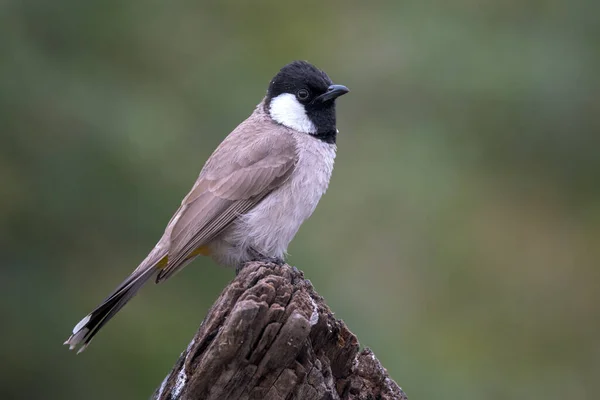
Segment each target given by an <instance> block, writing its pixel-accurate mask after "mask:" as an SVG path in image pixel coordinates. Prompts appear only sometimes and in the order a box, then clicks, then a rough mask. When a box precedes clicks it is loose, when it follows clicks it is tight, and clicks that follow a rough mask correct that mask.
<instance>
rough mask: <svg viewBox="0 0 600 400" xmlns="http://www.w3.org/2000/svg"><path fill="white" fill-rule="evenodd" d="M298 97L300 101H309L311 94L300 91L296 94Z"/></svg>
mask: <svg viewBox="0 0 600 400" xmlns="http://www.w3.org/2000/svg"><path fill="white" fill-rule="evenodd" d="M296 96H297V97H298V99H299V100H306V99H308V96H310V93H309V92H308V90H306V89H300V90H298V93H296Z"/></svg>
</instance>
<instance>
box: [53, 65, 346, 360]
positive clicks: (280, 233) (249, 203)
mask: <svg viewBox="0 0 600 400" xmlns="http://www.w3.org/2000/svg"><path fill="white" fill-rule="evenodd" d="M286 68H288V70H286ZM290 71H291V72H290ZM282 72H286V74H287V75H286V74H283V75H282V76H283V78H285V79H288V80H289V79H295V81H294V83H297V82H300V83H297V84H298V85H300V86H301V87H303V88H304V87H307V88H310V90H312V91H314V92H315V93H314V96H313V99H314V100H312V101H313V103H311V104H312V107H315V108H316V110H317V111H315V113H316V114H315V115H317V116H318V119H316V121H317V124H316V125H315V123H314V122H313V121H312V120H311V119H310V117H311V115H307V114H306V109H305V107H304V106H303V105H302V103H301V102H299V101H298V100H296V99H295V98H294V97H293V96H292V97H290V96H289V93H283V95H281V96H280V97H277V101H276V102H275V101H273V102H272V101H271V100H273V99H272V98H271V95H272V93H271V92H273V91H274V90H272V89H270V92H269V94H268V95H267V97H266V98H265V99H264V100H263V101H262V102H261V103H260V104H259V105H258V106H257V108H256V109H255V111H254V112H253V113H252V115H251V116H250V117H249V118H248V119H246V120H245V121H244V122H243V123H242V124H240V125H239V126H238V127H237V128H236V129H235V130H234V131H233V132H231V133H230V134H229V135H228V136H227V137H226V138H225V140H223V142H222V143H221V144H220V145H219V146H218V147H217V149H216V150H215V151H214V152H213V154H212V155H211V156H210V158H209V159H208V160H207V162H206V164H205V165H204V168H203V169H202V171H201V172H200V176H199V177H198V179H197V181H196V183H195V184H194V186H193V187H192V189H191V191H190V192H189V194H188V195H187V196H186V197H185V198H184V199H183V201H182V203H181V206H180V207H179V208H178V209H177V211H176V212H175V214H174V215H173V217H172V218H171V220H170V221H169V223H168V224H167V227H166V229H165V232H164V234H163V236H162V237H161V239H160V240H159V241H158V243H157V244H156V246H155V247H154V249H153V250H152V251H151V252H150V253H149V254H148V256H147V257H146V259H144V261H142V263H141V264H140V265H139V266H138V267H137V268H136V269H135V270H134V271H133V273H132V274H131V275H130V276H129V277H128V278H127V279H126V280H125V281H124V282H123V283H122V284H121V285H120V286H119V287H118V288H117V289H116V290H115V291H114V292H113V293H112V294H111V295H109V296H108V297H107V298H106V299H105V300H104V301H103V302H102V303H101V304H100V305H99V306H98V307H97V308H96V309H94V311H92V312H91V313H90V314H88V315H87V316H86V317H85V318H84V319H83V320H81V321H80V322H79V323H78V324H77V325H76V326H75V329H73V334H72V335H71V336H70V337H69V339H67V341H66V342H65V344H68V345H69V346H70V348H71V349H73V348H74V347H76V346H78V345H81V348H80V350H79V351H83V350H84V349H85V348H86V346H87V345H88V344H89V343H90V341H91V340H92V338H93V337H94V335H95V334H96V333H97V332H98V331H99V329H100V328H101V327H102V326H103V325H104V324H105V323H106V322H108V320H109V319H110V318H112V317H113V316H114V315H115V314H116V312H118V311H119V310H120V309H121V308H122V307H123V306H124V305H125V303H127V301H129V300H130V299H131V298H132V297H133V296H134V295H135V294H136V293H137V291H138V290H139V289H140V288H141V287H142V286H143V285H144V284H145V283H146V282H147V281H148V280H149V279H150V278H152V277H153V276H155V275H157V277H156V281H157V282H161V281H164V280H165V279H168V278H169V277H171V276H173V274H175V273H176V272H177V271H179V270H180V269H182V268H183V267H184V266H186V265H187V264H188V263H190V262H191V261H192V260H193V259H194V258H195V257H197V256H198V255H199V254H200V253H199V249H200V250H202V252H204V253H210V256H211V257H212V258H213V259H214V260H215V261H216V262H217V263H219V264H222V265H228V266H236V267H237V266H239V265H240V264H242V263H244V262H246V261H250V260H252V259H254V258H256V257H257V256H262V257H265V258H277V259H282V258H283V257H284V256H285V253H286V250H287V247H288V245H289V243H290V241H291V240H292V239H293V237H294V235H295V234H296V232H297V231H298V229H299V227H300V225H301V224H302V222H303V221H304V220H306V218H308V217H309V216H310V215H311V214H312V212H313V211H314V209H315V207H316V205H317V203H318V201H319V199H320V198H321V196H322V195H323V193H325V190H326V189H327V186H328V184H329V179H330V177H331V173H332V170H333V161H334V158H335V152H336V145H335V134H336V132H337V130H336V131H335V132H332V131H331V121H333V122H334V123H335V109H334V108H333V101H332V100H330V97H333V96H331V88H332V86H330V85H331V81H330V80H329V78H328V77H327V76H326V75H325V74H324V73H323V72H321V71H319V70H317V69H316V68H315V67H313V66H311V65H310V64H308V63H304V64H303V63H301V62H300V63H297V64H295V63H292V64H289V65H288V66H286V67H284V68H283V69H282ZM282 72H280V74H278V75H277V76H276V77H275V78H274V80H273V81H272V82H271V88H272V87H276V83H277V79H278V77H280V75H281V74H282ZM294 74H296V75H299V77H298V78H297V79H296V78H293V77H294ZM302 74H306V76H307V77H308V78H310V79H313V78H314V79H313V80H314V82H312V83H311V82H310V79H307V77H306V76H302ZM290 76H292V78H290ZM283 78H280V79H283ZM307 81H308V83H306V82H307ZM317 86H318V87H317ZM340 87H341V88H343V89H345V91H343V90H342V91H341V92H340V93H339V94H337V95H336V96H335V97H337V96H339V95H341V94H343V93H346V92H347V89H346V88H345V87H343V86H336V90H340V89H339V88H340ZM321 93H327V99H326V100H322V106H320V104H321V103H318V101H320V100H319V97H317V96H319V95H321ZM275 94H277V93H275ZM321 97H323V96H321ZM335 97H333V99H335ZM275 108H276V109H275ZM329 114H331V115H332V116H329ZM321 120H322V121H324V122H323V123H321V124H319V123H318V121H321ZM304 127H306V129H305V128H304ZM319 129H320V130H319ZM333 129H335V127H334V128H333ZM319 135H320V136H319ZM323 138H325V139H323ZM331 138H333V139H334V140H333V142H332V140H331Z"/></svg>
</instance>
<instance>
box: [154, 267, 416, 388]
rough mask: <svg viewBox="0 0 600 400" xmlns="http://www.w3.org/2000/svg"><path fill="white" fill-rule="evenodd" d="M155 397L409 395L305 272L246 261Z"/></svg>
mask: <svg viewBox="0 0 600 400" xmlns="http://www.w3.org/2000/svg"><path fill="white" fill-rule="evenodd" d="M152 399H156V400H174V399H182V400H199V399H203V400H204V399H207V400H210V399H215V400H217V399H218V400H226V399H266V400H289V399H304V400H313V399H314V400H321V399H332V400H333V399H349V400H350V399H352V400H358V399H364V400H367V399H372V400H375V399H381V400H388V399H389V400H391V399H406V395H405V394H404V392H402V390H401V389H400V387H398V385H397V384H396V383H395V382H394V381H393V380H392V379H391V378H390V377H389V376H388V374H387V371H386V370H385V368H383V367H382V366H381V364H380V363H379V360H377V358H376V357H375V355H374V354H373V353H372V352H371V350H369V349H364V350H362V351H360V349H359V344H358V340H357V338H356V336H354V334H352V332H350V331H349V330H348V328H347V327H346V325H345V324H344V323H343V322H342V321H340V320H337V319H335V317H334V316H333V313H332V312H331V311H330V310H329V307H328V306H327V305H326V304H325V301H324V300H323V298H322V297H320V296H319V295H318V294H317V293H316V292H315V291H314V289H313V287H312V284H311V283H310V281H308V280H306V279H304V275H303V273H302V272H300V271H298V270H297V269H296V268H293V267H290V266H289V265H283V266H278V265H275V264H265V263H259V262H253V263H249V264H247V265H246V266H245V267H244V268H243V269H242V270H241V271H240V273H239V274H238V276H237V277H236V278H235V279H234V280H233V281H232V282H231V283H230V284H229V285H228V286H227V287H226V288H225V290H224V291H223V292H222V293H221V296H220V297H219V298H218V300H217V301H216V302H215V304H214V305H213V307H212V308H211V309H210V311H209V313H208V315H207V316H206V318H205V319H204V321H203V322H202V325H201V326H200V329H199V330H198V332H197V333H196V335H195V337H194V339H193V340H192V342H191V343H190V344H189V346H188V348H187V349H186V350H185V351H184V352H183V353H182V354H181V356H180V357H179V360H178V361H177V363H176V364H175V366H174V368H173V370H172V371H171V373H170V374H169V375H168V376H167V377H166V378H165V380H164V381H163V383H162V384H161V385H160V387H159V388H158V389H157V390H156V392H155V393H154V395H153V396H152Z"/></svg>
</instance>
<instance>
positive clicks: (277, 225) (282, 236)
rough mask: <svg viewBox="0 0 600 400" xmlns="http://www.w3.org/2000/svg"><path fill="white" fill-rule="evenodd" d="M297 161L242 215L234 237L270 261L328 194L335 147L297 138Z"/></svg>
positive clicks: (310, 139) (284, 250)
mask: <svg viewBox="0 0 600 400" xmlns="http://www.w3.org/2000/svg"><path fill="white" fill-rule="evenodd" d="M296 140H297V143H298V147H297V149H298V150H297V151H298V161H297V164H296V166H295V168H294V171H293V172H292V174H291V175H290V177H289V179H288V180H287V181H286V182H285V183H284V184H283V185H281V186H280V187H279V188H277V189H276V190H274V191H273V192H271V193H270V194H269V195H268V196H267V197H266V198H265V199H263V200H262V201H261V202H260V203H259V204H258V205H257V206H256V207H255V208H253V209H252V210H251V211H250V212H248V213H247V214H246V215H244V216H243V217H242V218H241V220H240V222H241V224H240V225H238V229H237V235H236V236H238V237H241V236H243V237H244V239H243V240H244V242H245V243H246V244H247V245H249V246H252V247H254V248H256V249H257V250H259V251H261V252H263V254H265V255H268V256H272V257H282V256H283V255H284V254H285V252H286V250H287V247H288V245H289V243H290V242H291V241H292V239H293V238H294V236H295V235H296V232H298V229H299V228H300V225H302V223H303V222H304V221H305V220H306V219H307V218H308V217H310V215H311V214H312V213H313V211H314V210H315V208H316V206H317V204H318V202H319V200H320V199H321V196H323V194H324V193H325V191H326V190H327V187H328V185H329V179H330V178H331V173H332V171H333V163H334V159H335V153H336V147H335V145H334V144H329V143H325V142H323V141H320V140H316V139H314V138H312V137H310V136H309V135H307V134H298V135H297V137H296Z"/></svg>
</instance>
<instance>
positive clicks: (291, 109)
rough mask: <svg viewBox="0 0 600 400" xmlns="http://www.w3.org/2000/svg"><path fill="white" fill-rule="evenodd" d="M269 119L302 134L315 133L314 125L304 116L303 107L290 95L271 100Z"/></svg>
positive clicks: (284, 94)
mask: <svg viewBox="0 0 600 400" xmlns="http://www.w3.org/2000/svg"><path fill="white" fill-rule="evenodd" d="M269 113H270V114H271V118H273V119H274V120H275V121H277V122H279V123H280V124H282V125H285V126H287V127H288V128H292V129H295V130H297V131H300V132H304V133H316V132H317V128H316V127H315V124H313V122H312V121H311V120H310V118H308V116H307V115H306V110H305V109H304V106H303V105H302V104H301V103H300V102H299V101H298V100H296V96H294V95H293V94H291V93H283V94H280V95H279V96H277V97H275V98H273V99H272V100H271V107H270V108H269Z"/></svg>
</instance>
